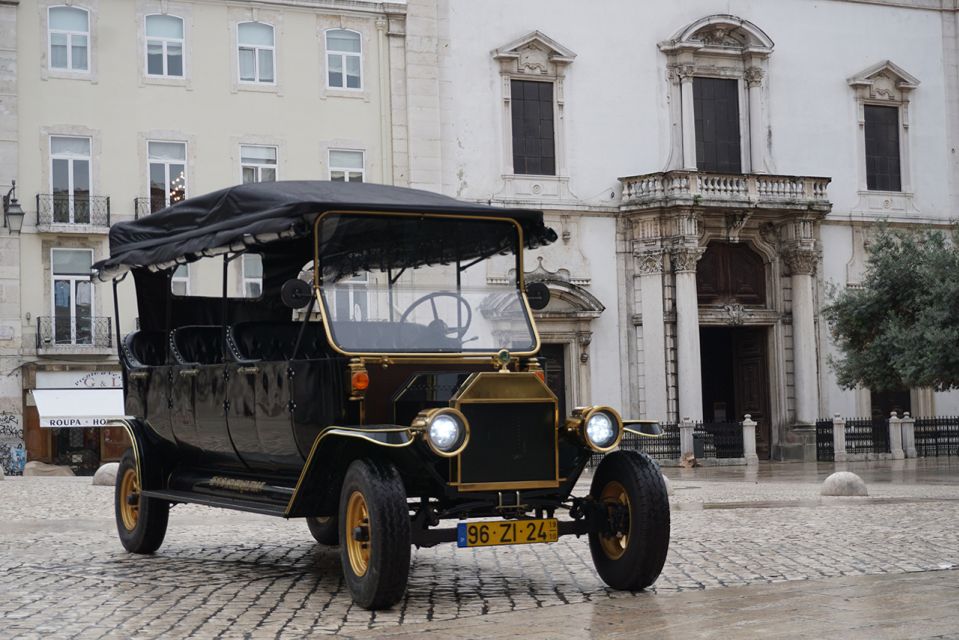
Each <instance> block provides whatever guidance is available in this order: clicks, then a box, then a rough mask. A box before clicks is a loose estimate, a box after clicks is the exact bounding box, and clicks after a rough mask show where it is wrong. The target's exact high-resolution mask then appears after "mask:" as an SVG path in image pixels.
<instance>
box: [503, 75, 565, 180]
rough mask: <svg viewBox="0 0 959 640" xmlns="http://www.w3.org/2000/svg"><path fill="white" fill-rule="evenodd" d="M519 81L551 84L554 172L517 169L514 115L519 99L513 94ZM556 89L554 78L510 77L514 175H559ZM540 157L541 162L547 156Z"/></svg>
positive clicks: (511, 146) (541, 102)
mask: <svg viewBox="0 0 959 640" xmlns="http://www.w3.org/2000/svg"><path fill="white" fill-rule="evenodd" d="M517 82H523V83H527V84H531V83H537V84H544V85H545V84H548V85H550V109H551V114H552V118H551V124H552V131H551V132H550V133H551V136H550V139H551V142H552V146H553V158H552V159H553V171H552V173H546V172H543V171H540V172H538V173H532V172H526V171H518V170H517V167H516V135H517V132H516V128H515V127H514V126H513V121H514V120H515V117H514V116H515V113H516V103H517V100H516V98H515V96H513V91H514V90H515V88H516V87H515V83H517ZM556 89H557V87H556V82H555V81H554V80H549V79H544V80H538V79H536V78H510V151H511V162H512V165H513V175H517V176H548V177H555V176H557V175H559V172H558V166H557V165H558V164H559V163H558V161H557V146H558V145H557V126H556V118H557V116H558V114H557V110H556ZM523 102H524V103H525V102H529V101H527V100H525V99H524V100H523ZM538 102H539V103H540V104H544V103H543V101H542V100H538ZM525 120H526V118H524V121H525ZM540 120H541V121H542V118H541V119H540ZM538 139H539V140H542V139H543V138H542V137H540V138H538ZM524 155H525V156H530V154H524ZM539 157H540V161H541V162H542V159H543V158H545V156H542V155H540V156H539Z"/></svg>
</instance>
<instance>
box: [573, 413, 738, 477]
mask: <svg viewBox="0 0 959 640" xmlns="http://www.w3.org/2000/svg"><path fill="white" fill-rule="evenodd" d="M660 427H662V430H663V434H662V435H661V436H659V437H656V438H650V437H644V436H637V435H634V434H632V433H628V432H627V433H626V434H624V435H623V440H622V442H620V445H619V446H620V448H621V449H626V450H629V451H642V452H644V453H647V454H649V455H650V456H651V457H653V458H656V459H659V460H679V459H680V458H682V448H681V446H680V441H679V425H678V424H676V423H671V424H661V425H660ZM693 454H694V455H695V456H696V457H697V458H701V459H705V458H712V459H717V458H722V459H728V458H742V457H743V456H744V455H745V454H744V447H743V427H742V423H740V422H706V423H703V422H697V423H695V424H694V425H693ZM603 455H604V454H601V453H596V454H593V456H592V457H591V458H590V464H589V466H591V467H595V466H596V465H597V464H599V461H600V460H601V459H602V457H603Z"/></svg>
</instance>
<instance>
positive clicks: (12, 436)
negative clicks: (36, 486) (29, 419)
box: [0, 411, 27, 476]
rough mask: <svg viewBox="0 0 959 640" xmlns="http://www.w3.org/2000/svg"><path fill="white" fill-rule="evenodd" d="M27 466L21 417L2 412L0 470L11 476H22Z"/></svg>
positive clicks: (0, 415)
mask: <svg viewBox="0 0 959 640" xmlns="http://www.w3.org/2000/svg"><path fill="white" fill-rule="evenodd" d="M26 464H27V452H26V449H24V447H23V426H22V425H21V423H20V416H18V415H16V414H13V413H8V412H6V411H0V468H2V469H3V471H4V473H6V474H7V475H11V476H22V475H23V467H24V466H25V465H26Z"/></svg>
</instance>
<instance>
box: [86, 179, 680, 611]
mask: <svg viewBox="0 0 959 640" xmlns="http://www.w3.org/2000/svg"><path fill="white" fill-rule="evenodd" d="M555 237H556V235H555V233H554V232H553V231H552V230H551V229H549V228H547V227H546V226H544V224H543V218H542V214H541V213H540V212H536V211H527V210H518V209H503V208H495V207H488V206H483V205H478V204H471V203H465V202H460V201H457V200H454V199H452V198H448V197H445V196H441V195H437V194H432V193H427V192H423V191H416V190H411V189H401V188H396V187H387V186H382V185H370V184H356V183H334V182H306V181H304V182H276V183H267V184H247V185H242V186H237V187H233V188H229V189H225V190H222V191H219V192H216V193H211V194H208V195H205V196H201V197H197V198H193V199H190V200H186V201H183V202H179V203H177V204H174V205H173V206H170V207H168V208H167V209H164V210H163V211H160V212H158V213H155V214H152V215H149V216H146V217H143V218H140V219H139V220H134V221H131V222H124V223H120V224H117V225H114V227H113V228H112V229H111V231H110V248H111V255H110V257H109V258H108V259H106V260H103V261H101V262H99V263H97V264H96V265H95V267H94V271H95V274H96V276H97V277H98V278H99V279H100V280H103V281H110V280H112V281H113V283H114V285H113V286H114V300H115V301H116V300H117V296H116V293H117V291H116V290H117V286H118V283H119V282H121V281H122V280H123V279H124V278H126V277H127V275H128V274H130V273H132V278H133V280H134V282H135V285H136V300H137V307H138V316H139V325H138V327H139V328H138V330H137V331H134V332H133V333H131V334H129V335H127V336H126V337H124V338H123V339H122V340H119V344H120V345H121V348H120V359H121V362H122V364H123V373H124V391H125V402H126V414H127V415H128V416H129V417H128V418H127V419H126V420H125V421H124V422H123V426H125V428H126V430H127V431H128V434H129V436H130V439H131V441H132V443H133V446H132V448H131V450H130V451H128V452H127V453H126V454H125V455H124V456H123V458H122V461H121V463H120V469H119V473H118V475H117V485H116V521H117V529H118V532H119V537H120V541H121V543H122V544H123V546H124V547H125V548H126V549H128V550H129V551H132V552H134V553H152V552H154V551H156V550H157V549H158V548H159V547H160V545H161V543H162V542H163V537H164V535H165V532H166V527H167V516H168V513H169V509H170V506H171V505H175V504H178V503H198V504H205V505H210V506H216V507H225V508H230V509H240V510H244V511H250V512H254V513H260V514H265V515H273V516H280V517H284V518H305V519H306V521H307V523H308V525H309V528H310V530H311V532H312V533H313V536H314V537H315V539H316V540H317V542H319V543H321V544H326V545H336V544H339V545H340V556H341V560H342V566H343V573H344V576H345V580H346V583H347V584H348V586H349V588H350V591H351V593H352V596H353V599H354V600H355V602H356V603H357V604H359V605H360V606H363V607H366V608H370V609H376V608H383V607H388V606H390V605H392V604H393V603H395V602H396V601H397V600H399V599H400V598H401V597H402V595H403V593H404V592H405V589H406V583H407V577H408V573H409V565H410V547H411V545H417V546H431V545H436V544H439V543H444V542H455V543H457V544H458V545H459V546H460V547H477V546H486V545H494V544H525V543H549V542H555V541H556V540H557V538H558V537H559V536H562V535H567V534H575V535H577V536H580V535H587V536H588V538H589V545H590V549H591V552H592V557H593V560H594V562H595V565H596V569H597V571H598V572H599V574H600V576H601V577H602V578H603V580H605V581H606V582H607V583H608V584H609V585H610V586H612V587H614V588H617V589H642V588H645V587H647V586H649V585H650V584H652V583H653V582H654V581H655V580H656V578H657V577H658V576H659V573H660V571H661V570H662V567H663V563H664V561H665V558H666V552H667V547H668V544H669V503H668V500H667V496H666V489H665V486H664V482H663V479H662V476H661V475H660V472H659V469H658V467H657V465H656V464H655V463H654V462H653V461H652V460H651V459H650V458H648V457H647V456H645V455H643V454H639V453H635V452H632V451H621V450H617V448H618V445H619V443H620V440H621V438H622V436H623V433H624V431H632V432H634V433H637V434H646V435H650V434H652V431H653V430H654V429H653V427H652V425H648V424H644V423H640V421H626V423H625V424H624V421H623V420H622V419H621V418H620V416H619V414H618V413H617V411H616V410H615V409H613V408H611V407H604V406H591V407H580V408H577V409H575V410H574V411H573V412H572V414H571V415H558V403H557V399H556V396H555V395H554V394H553V393H552V392H551V391H550V389H549V388H548V387H547V386H546V384H545V383H544V375H543V370H542V368H541V367H540V365H539V363H538V362H537V359H536V353H537V351H538V349H539V347H540V341H539V335H538V333H537V331H536V327H535V325H534V322H533V318H532V313H531V311H530V304H529V298H528V296H527V290H526V287H525V285H524V280H523V249H524V247H525V248H535V247H538V246H542V245H545V244H548V243H549V242H552V241H553V240H554V239H555ZM253 254H256V255H258V256H259V264H260V266H261V268H262V274H261V280H258V281H257V283H258V284H257V286H255V287H252V290H251V291H249V292H248V294H251V295H256V297H246V298H244V297H237V296H236V295H232V294H235V293H236V290H237V287H236V283H230V282H229V280H230V278H229V276H230V274H234V273H236V269H235V268H234V267H235V266H236V264H237V263H236V262H234V261H235V260H236V259H238V258H239V257H241V256H244V255H253ZM198 261H199V262H200V263H201V264H202V263H204V262H206V263H209V262H211V261H216V262H215V263H214V265H213V267H214V268H215V269H216V273H217V274H220V273H222V280H223V281H222V287H221V288H220V293H221V295H218V296H197V295H182V294H183V291H180V295H178V294H177V293H174V292H173V291H172V290H171V281H173V280H175V278H174V277H173V274H174V273H175V272H176V270H177V268H178V267H179V266H180V265H184V264H191V266H192V263H197V262H198ZM208 266H210V265H208ZM537 294H538V296H539V302H540V303H541V304H542V303H544V302H545V301H544V300H543V291H542V288H541V289H540V290H539V291H538V292H537ZM530 297H532V296H530ZM115 311H116V313H117V316H118V318H117V319H118V320H119V314H120V311H121V310H120V309H119V308H118V305H117V308H116V309H115ZM116 326H117V327H119V326H120V323H119V322H117V324H116ZM118 338H119V336H118ZM597 453H600V454H606V455H605V456H604V457H603V458H602V460H601V462H600V463H599V465H598V467H597V468H596V471H595V473H594V475H593V479H592V485H591V489H590V492H589V494H588V495H584V496H573V495H571V494H572V492H573V488H574V485H575V484H576V481H577V480H578V479H579V477H580V475H581V474H582V472H583V470H584V468H585V467H586V465H587V463H588V462H589V460H590V458H591V457H592V456H593V455H594V454H597ZM560 516H562V517H560ZM450 521H452V526H449V525H448V524H447V525H446V526H444V522H447V523H448V522H450Z"/></svg>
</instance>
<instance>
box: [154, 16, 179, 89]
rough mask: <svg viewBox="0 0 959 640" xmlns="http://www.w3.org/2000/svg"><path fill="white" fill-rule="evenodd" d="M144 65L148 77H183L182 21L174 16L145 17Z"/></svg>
mask: <svg viewBox="0 0 959 640" xmlns="http://www.w3.org/2000/svg"><path fill="white" fill-rule="evenodd" d="M146 47H147V51H146V65H147V75H148V76H160V77H168V78H182V77H183V19H182V18H178V17H176V16H167V15H152V16H147V17H146Z"/></svg>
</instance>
